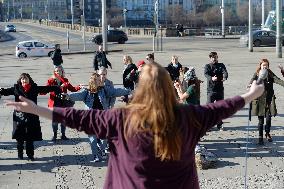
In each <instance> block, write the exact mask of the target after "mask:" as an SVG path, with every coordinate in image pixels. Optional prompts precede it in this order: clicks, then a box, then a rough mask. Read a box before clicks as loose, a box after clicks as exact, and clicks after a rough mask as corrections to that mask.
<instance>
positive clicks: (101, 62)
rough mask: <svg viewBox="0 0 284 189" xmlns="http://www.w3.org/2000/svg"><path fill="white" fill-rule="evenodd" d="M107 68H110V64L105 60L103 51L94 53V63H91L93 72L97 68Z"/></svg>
mask: <svg viewBox="0 0 284 189" xmlns="http://www.w3.org/2000/svg"><path fill="white" fill-rule="evenodd" d="M108 66H109V67H110V68H112V67H111V63H110V62H109V61H108V59H107V58H106V53H105V52H104V51H102V52H100V51H96V53H95V57H94V61H93V67H94V70H98V69H99V67H105V68H108Z"/></svg>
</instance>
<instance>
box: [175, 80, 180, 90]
mask: <svg viewBox="0 0 284 189" xmlns="http://www.w3.org/2000/svg"><path fill="white" fill-rule="evenodd" d="M174 86H175V88H176V89H179V88H180V83H179V82H177V81H175V82H174Z"/></svg>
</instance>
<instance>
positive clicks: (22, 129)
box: [0, 73, 60, 160]
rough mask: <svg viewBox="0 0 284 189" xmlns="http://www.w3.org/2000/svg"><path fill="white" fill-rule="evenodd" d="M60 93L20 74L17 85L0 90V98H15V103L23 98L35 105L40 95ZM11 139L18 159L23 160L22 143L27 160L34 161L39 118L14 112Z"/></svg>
mask: <svg viewBox="0 0 284 189" xmlns="http://www.w3.org/2000/svg"><path fill="white" fill-rule="evenodd" d="M52 91H53V92H54V93H57V94H58V93H60V88H58V87H55V86H53V87H46V86H38V85H37V84H36V83H35V82H34V81H33V79H32V78H31V76H30V75H29V74H28V73H22V74H21V75H20V77H19V79H18V80H17V83H16V84H15V85H14V86H13V87H10V88H6V89H4V88H1V89H0V96H1V95H4V96H9V95H14V96H15V102H19V101H20V99H19V96H24V97H26V98H28V99H30V100H31V101H32V102H34V103H35V104H37V97H38V95H39V94H40V93H49V92H52ZM12 138H13V139H16V140H17V150H18V158H19V159H23V154H24V153H23V150H24V143H26V154H27V156H28V159H29V160H34V141H41V140H42V133H41V127H40V121H39V117H38V116H37V115H34V114H28V113H25V112H21V111H17V110H15V111H14V113H13V133H12Z"/></svg>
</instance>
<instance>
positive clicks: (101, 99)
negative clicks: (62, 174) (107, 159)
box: [68, 69, 130, 162]
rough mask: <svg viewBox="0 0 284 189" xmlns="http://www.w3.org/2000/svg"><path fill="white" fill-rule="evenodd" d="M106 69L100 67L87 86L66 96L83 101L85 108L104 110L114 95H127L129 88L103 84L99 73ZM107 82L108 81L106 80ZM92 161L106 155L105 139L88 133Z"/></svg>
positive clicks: (112, 101)
mask: <svg viewBox="0 0 284 189" xmlns="http://www.w3.org/2000/svg"><path fill="white" fill-rule="evenodd" d="M99 73H101V74H103V73H106V70H105V71H104V70H102V69H100V70H99V71H98V73H93V74H92V75H91V77H90V79H89V84H88V88H83V89H82V90H80V91H78V92H73V93H69V94H68V98H69V99H71V100H73V101H83V102H84V104H85V108H86V109H88V110H89V109H96V110H106V109H110V108H111V107H112V106H113V103H114V102H115V98H116V97H120V96H123V95H129V94H130V90H127V89H122V88H114V87H113V85H112V86H111V85H109V84H108V85H107V86H105V84H104V83H105V80H106V79H105V78H104V79H103V80H102V77H101V75H99ZM107 83H108V82H107ZM89 140H90V144H91V150H92V155H93V158H94V159H93V161H94V162H99V161H102V160H103V157H104V156H105V155H106V154H105V150H106V146H107V143H106V140H99V139H98V142H97V137H96V136H95V135H89Z"/></svg>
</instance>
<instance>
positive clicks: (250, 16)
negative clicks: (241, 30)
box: [248, 0, 253, 52]
mask: <svg viewBox="0 0 284 189" xmlns="http://www.w3.org/2000/svg"><path fill="white" fill-rule="evenodd" d="M252 15H253V13H252V0H249V28H248V30H249V31H248V33H249V41H248V48H249V52H253V47H252V46H253V43H252V24H253V17H252Z"/></svg>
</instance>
